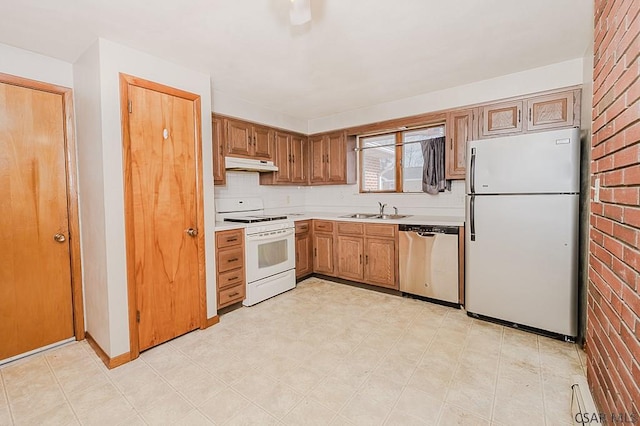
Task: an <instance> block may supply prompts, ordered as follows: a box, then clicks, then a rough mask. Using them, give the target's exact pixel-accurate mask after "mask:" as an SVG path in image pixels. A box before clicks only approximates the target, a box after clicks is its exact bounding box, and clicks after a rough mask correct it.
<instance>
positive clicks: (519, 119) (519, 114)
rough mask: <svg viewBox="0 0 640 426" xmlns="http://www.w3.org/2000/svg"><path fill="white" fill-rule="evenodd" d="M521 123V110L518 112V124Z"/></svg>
mask: <svg viewBox="0 0 640 426" xmlns="http://www.w3.org/2000/svg"><path fill="white" fill-rule="evenodd" d="M521 121H522V110H521V109H520V110H518V123H520V122H521Z"/></svg>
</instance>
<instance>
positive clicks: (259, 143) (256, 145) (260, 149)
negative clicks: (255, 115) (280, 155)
mask: <svg viewBox="0 0 640 426" xmlns="http://www.w3.org/2000/svg"><path fill="white" fill-rule="evenodd" d="M274 133H275V132H274V131H273V129H270V128H268V127H264V126H257V125H254V126H253V151H252V153H251V155H252V156H253V157H258V158H262V159H265V160H271V159H273V137H274Z"/></svg>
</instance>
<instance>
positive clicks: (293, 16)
mask: <svg viewBox="0 0 640 426" xmlns="http://www.w3.org/2000/svg"><path fill="white" fill-rule="evenodd" d="M289 19H290V20H291V25H302V24H306V23H307V22H309V21H311V0H291V8H290V9H289Z"/></svg>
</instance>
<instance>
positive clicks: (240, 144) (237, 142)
mask: <svg viewBox="0 0 640 426" xmlns="http://www.w3.org/2000/svg"><path fill="white" fill-rule="evenodd" d="M225 121H226V132H227V153H228V154H230V155H236V156H241V157H251V155H252V149H253V130H252V126H251V124H249V123H245V122H244V121H236V120H225Z"/></svg>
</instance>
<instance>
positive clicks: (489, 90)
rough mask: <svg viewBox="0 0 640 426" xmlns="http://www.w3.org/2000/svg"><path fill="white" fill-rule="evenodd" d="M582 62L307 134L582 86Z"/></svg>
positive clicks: (366, 114) (358, 113)
mask: <svg viewBox="0 0 640 426" xmlns="http://www.w3.org/2000/svg"><path fill="white" fill-rule="evenodd" d="M582 74H583V73H582V58H577V59H572V60H570V61H565V62H559V63H556V64H552V65H548V66H545V67H540V68H534V69H530V70H527V71H522V72H518V73H514V74H507V75H504V76H502V77H497V78H492V79H489V80H483V81H478V82H475V83H471V84H465V85H463V86H457V87H452V88H449V89H444V90H439V91H436V92H431V93H424V94H420V95H417V96H413V97H410V98H405V99H400V100H397V101H393V102H386V103H382V104H377V105H372V106H368V107H365V108H360V109H356V110H351V111H346V112H342V113H338V114H334V115H330V116H327V117H322V118H318V119H315V120H310V121H309V133H310V134H313V133H320V132H324V131H328V130H334V129H341V128H345V127H351V126H357V125H360V124H368V123H374V122H376V121H383V120H389V119H392V118H399V117H408V116H411V115H417V114H423V113H426V112H431V111H439V110H443V109H449V108H456V107H460V106H465V105H471V104H477V103H482V102H487V101H492V100H496V99H504V98H508V97H513V96H519V95H525V94H529V93H534V92H541V91H544V90H551V89H556V88H561V87H567V86H573V85H577V84H582Z"/></svg>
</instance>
